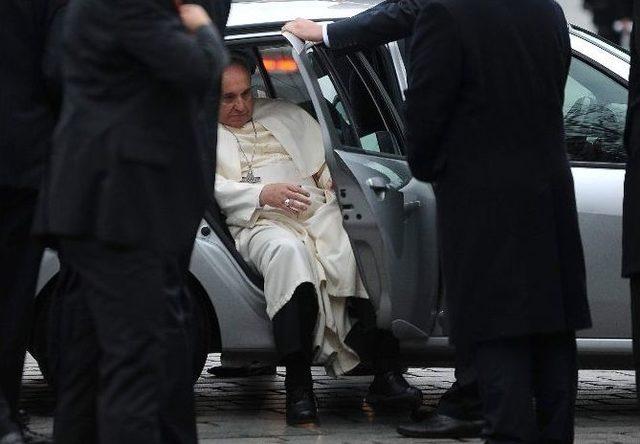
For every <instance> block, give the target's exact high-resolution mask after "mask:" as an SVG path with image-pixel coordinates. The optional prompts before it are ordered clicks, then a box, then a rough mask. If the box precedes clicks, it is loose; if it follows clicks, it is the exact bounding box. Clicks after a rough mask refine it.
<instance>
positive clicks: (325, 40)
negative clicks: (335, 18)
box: [322, 23, 331, 48]
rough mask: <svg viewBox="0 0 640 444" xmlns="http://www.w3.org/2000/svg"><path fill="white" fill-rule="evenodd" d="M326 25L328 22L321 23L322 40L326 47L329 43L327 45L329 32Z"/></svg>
mask: <svg viewBox="0 0 640 444" xmlns="http://www.w3.org/2000/svg"><path fill="white" fill-rule="evenodd" d="M327 26H329V24H328V23H325V24H323V25H322V41H323V42H324V44H325V46H326V47H327V48H328V47H330V46H331V45H329V34H327Z"/></svg>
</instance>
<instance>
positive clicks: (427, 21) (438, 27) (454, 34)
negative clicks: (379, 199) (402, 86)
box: [405, 3, 462, 181]
mask: <svg viewBox="0 0 640 444" xmlns="http://www.w3.org/2000/svg"><path fill="white" fill-rule="evenodd" d="M412 41H413V43H412V45H411V49H410V56H409V57H410V59H411V60H412V62H411V64H410V67H409V68H410V69H409V75H408V76H409V88H408V90H407V94H406V96H407V100H406V108H405V112H406V119H407V128H408V135H407V139H408V148H407V151H408V160H409V166H410V167H411V171H412V173H413V174H414V176H415V177H416V178H417V179H419V180H423V181H433V180H436V179H437V175H438V173H439V172H440V171H441V170H442V168H443V167H444V161H445V160H444V159H445V155H446V153H444V152H443V147H442V145H443V136H444V134H445V132H446V131H447V126H448V124H449V122H450V120H451V117H452V115H453V113H454V112H455V107H456V103H457V100H458V92H459V89H460V86H461V78H462V45H461V43H460V41H459V30H458V29H457V24H456V23H455V21H454V19H453V17H452V16H451V14H450V13H449V11H447V10H446V9H445V8H444V7H443V6H442V5H440V4H437V3H429V4H427V6H425V8H424V9H423V10H422V11H421V12H420V14H419V15H418V18H417V21H416V27H415V33H414V36H413V39H412Z"/></svg>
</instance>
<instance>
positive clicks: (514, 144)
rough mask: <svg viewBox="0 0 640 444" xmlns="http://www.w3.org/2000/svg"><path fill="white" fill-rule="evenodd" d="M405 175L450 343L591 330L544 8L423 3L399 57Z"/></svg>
mask: <svg viewBox="0 0 640 444" xmlns="http://www.w3.org/2000/svg"><path fill="white" fill-rule="evenodd" d="M410 58H411V61H412V62H411V64H410V69H409V89H408V92H407V110H406V112H407V115H406V117H407V121H408V128H409V136H408V138H409V145H410V146H409V163H410V165H411V169H412V171H413V173H414V175H415V176H416V177H417V178H418V179H421V180H424V181H433V182H435V183H436V197H437V203H438V218H439V219H438V222H439V233H440V241H441V250H442V270H443V275H444V282H445V297H446V299H447V301H448V304H449V312H450V315H451V318H452V321H453V322H452V325H453V331H452V339H453V340H454V341H455V342H458V343H459V342H468V341H482V340H491V339H495V338H500V337H509V336H519V335H527V334H533V333H544V332H558V331H567V330H574V329H580V328H585V327H589V326H590V323H591V322H590V315H589V308H588V303H587V297H586V288H585V265H584V258H583V251H582V245H581V240H580V233H579V230H578V217H577V211H576V203H575V195H574V187H573V179H572V176H571V170H570V168H569V162H568V159H567V155H566V152H565V141H564V128H563V114H562V105H563V98H564V87H565V81H566V78H567V74H568V69H569V64H570V60H571V49H570V44H569V34H568V28H567V23H566V21H565V18H564V15H563V13H562V10H561V8H560V7H559V6H558V5H557V4H556V2H555V1H553V0H519V1H517V2H514V1H512V0H492V1H477V0H429V1H426V2H425V3H424V7H423V9H422V10H421V11H420V14H419V16H418V19H417V21H416V27H415V32H414V35H413V44H412V47H411V51H410Z"/></svg>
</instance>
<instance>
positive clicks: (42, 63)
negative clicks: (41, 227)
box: [0, 0, 66, 189]
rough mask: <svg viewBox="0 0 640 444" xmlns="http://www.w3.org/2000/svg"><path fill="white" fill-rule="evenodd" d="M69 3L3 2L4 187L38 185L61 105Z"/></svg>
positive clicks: (0, 125) (0, 126) (0, 135)
mask: <svg viewBox="0 0 640 444" xmlns="http://www.w3.org/2000/svg"><path fill="white" fill-rule="evenodd" d="M65 3H66V0H2V1H0V54H1V55H2V56H1V57H0V186H3V187H11V188H30V189H37V188H38V187H39V186H40V181H41V176H42V172H43V170H44V164H45V160H46V159H47V158H48V155H49V147H50V141H51V133H52V132H53V127H54V125H55V121H56V117H57V114H58V110H59V105H60V104H59V98H60V91H59V88H60V85H59V54H58V48H59V45H58V42H59V38H60V24H61V20H62V14H63V9H64V5H65Z"/></svg>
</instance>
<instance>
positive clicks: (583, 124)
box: [563, 58, 627, 163]
mask: <svg viewBox="0 0 640 444" xmlns="http://www.w3.org/2000/svg"><path fill="white" fill-rule="evenodd" d="M563 111H564V116H565V131H566V134H567V151H568V154H569V159H570V160H573V161H582V162H607V163H623V162H625V161H626V154H625V152H624V148H623V145H622V139H623V134H624V126H625V116H626V112H627V89H626V88H625V87H624V86H622V85H620V84H619V83H618V82H616V81H615V80H613V79H612V78H610V77H609V76H607V75H606V74H604V73H603V72H601V71H599V70H598V69H596V68H594V67H592V66H591V65H589V64H587V63H585V62H583V61H582V60H580V59H577V58H574V59H573V61H572V62H571V69H570V71H569V78H568V79H567V86H566V89H565V103H564V110H563Z"/></svg>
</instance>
